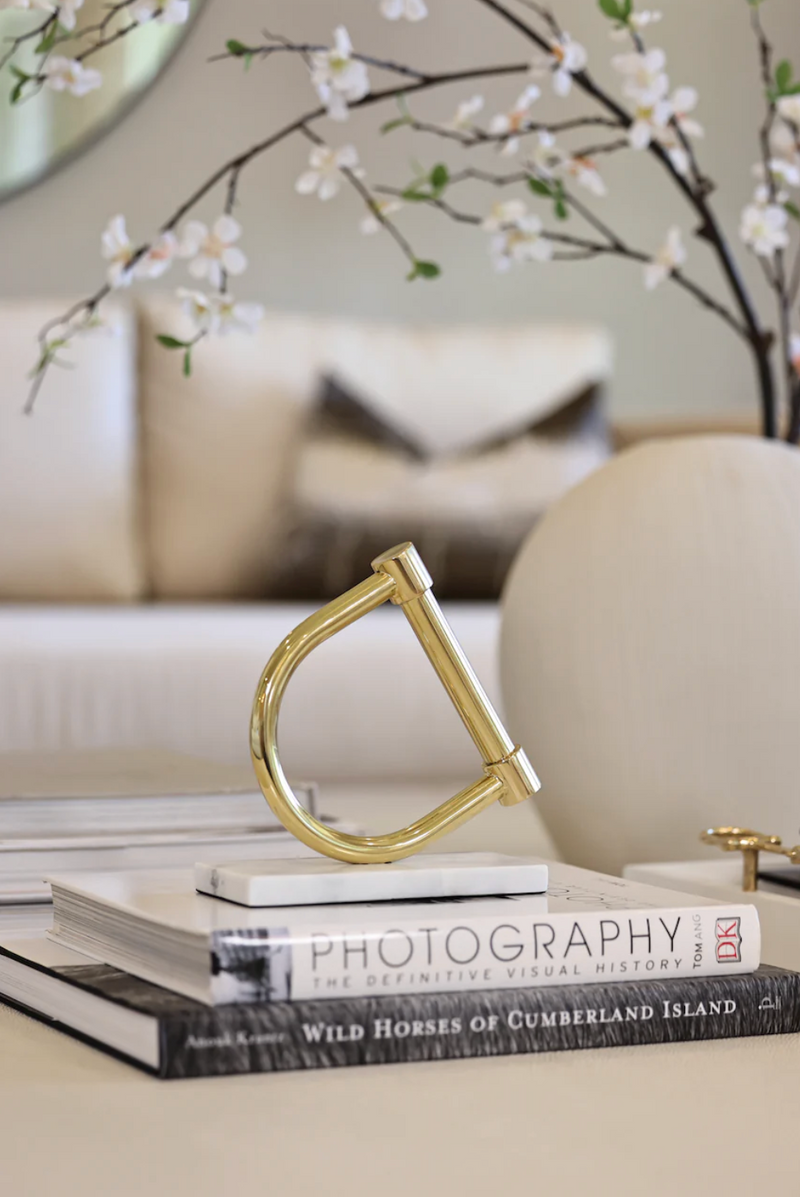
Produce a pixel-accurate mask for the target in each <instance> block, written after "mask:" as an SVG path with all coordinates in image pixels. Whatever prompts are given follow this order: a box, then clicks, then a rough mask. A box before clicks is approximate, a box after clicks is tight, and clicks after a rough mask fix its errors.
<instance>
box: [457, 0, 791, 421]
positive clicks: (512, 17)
mask: <svg viewBox="0 0 800 1197" xmlns="http://www.w3.org/2000/svg"><path fill="white" fill-rule="evenodd" d="M478 3H479V4H482V5H483V6H484V7H485V8H488V9H490V10H491V11H492V12H494V13H496V14H497V16H499V17H500V18H501V19H502V20H504V21H505V22H506V23H507V24H509V25H510V26H511V27H512V28H514V29H516V30H517V32H518V33H520V34H521V35H522V36H523V37H524V38H526V39H527V40H528V41H530V42H532V43H533V44H534V45H536V46H538V47H539V49H540V50H544V51H545V52H546V53H549V52H550V45H549V44H548V41H547V39H546V38H545V37H543V36H542V35H541V34H540V33H538V32H537V31H536V30H535V29H533V28H532V27H531V26H530V25H529V24H528V23H527V22H526V21H523V20H522V19H521V18H520V17H518V16H516V14H515V13H512V12H511V11H509V9H508V8H506V6H505V4H503V3H501V2H500V0H478ZM573 81H574V83H575V86H576V87H577V88H579V90H581V91H582V92H583V93H584V94H585V95H589V96H591V97H592V98H593V99H594V100H596V101H597V103H598V104H600V105H601V107H602V108H604V109H605V110H606V112H609V113H610V114H611V115H612V116H614V117H615V118H616V119H617V120H618V121H619V122H620V124H621V125H623V126H624V127H625V128H626V129H627V128H629V127H630V125H631V124H632V118H631V116H630V114H629V113H627V112H626V111H625V109H624V108H623V107H622V106H621V105H620V104H618V103H617V101H616V100H614V99H613V98H612V97H611V96H610V95H608V93H607V92H605V91H604V90H603V89H602V88H601V87H599V86H598V84H597V83H595V81H594V79H593V78H592V77H591V75H590V74H589V72H588V71H579V72H577V73H576V74H574V75H573ZM649 153H650V154H651V155H652V156H653V157H654V158H656V159H657V161H658V162H659V163H660V164H661V166H662V167H663V168H664V169H665V170H666V171H667V173H668V174H669V175H670V176H671V177H672V179H673V181H674V183H675V185H676V186H677V187H678V189H679V190H680V191H681V193H682V194H683V195H684V196H685V197H686V199H687V200H688V201H689V203H690V204H691V205H692V207H693V208H694V209H695V211H696V212H697V214H698V216H699V217H700V227H699V231H698V234H697V235H698V236H701V237H703V238H704V239H705V240H706V241H707V242H708V243H709V244H710V245H711V247H712V248H713V249H714V251H715V253H716V255H717V258H718V259H719V263H720V266H721V268H722V272H723V275H724V276H725V279H726V281H727V283H728V285H729V287H730V289H731V291H732V293H733V296H734V299H735V300H736V305H737V307H738V308H739V311H740V312H741V314H742V318H743V321H744V324H745V326H746V328H747V336H748V340H749V342H750V346H751V350H752V353H753V357H754V360H755V364H756V372H757V375H758V380H759V390H760V396H761V414H762V424H763V430H764V435H765V436H767V437H774V436H776V434H777V413H776V394H775V380H774V377H773V373H772V364H771V361H770V345H771V341H772V338H771V336H770V335H769V334H768V333H767V332H765V330H764V329H763V328H762V326H761V321H760V320H759V317H758V313H757V311H756V308H755V306H754V304H753V302H752V300H751V298H750V295H749V294H748V291H747V289H746V287H745V284H744V280H743V279H742V276H741V273H740V271H739V267H738V265H737V263H736V260H735V258H734V256H733V254H732V252H731V249H730V247H729V245H728V243H727V240H726V238H725V235H724V233H723V232H722V229H721V227H720V225H719V223H718V221H717V218H716V216H715V214H714V211H713V209H712V208H711V205H710V203H709V200H708V196H707V195H706V194H705V190H704V189H703V188H702V187H694V186H693V185H692V183H691V182H690V181H689V180H687V179H685V178H684V177H683V176H682V175H681V174H680V173H679V172H678V171H677V170H676V169H675V167H674V165H673V164H672V162H671V160H670V157H669V154H668V153H667V151H666V150H665V149H664V148H663V146H661V145H659V144H658V143H657V142H652V143H651V144H650V147H649Z"/></svg>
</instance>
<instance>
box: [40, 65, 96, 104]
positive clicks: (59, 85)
mask: <svg viewBox="0 0 800 1197" xmlns="http://www.w3.org/2000/svg"><path fill="white" fill-rule="evenodd" d="M43 70H44V75H45V84H46V86H47V87H50V88H52V89H53V91H67V92H69V93H70V95H73V96H85V95H87V94H88V93H89V92H90V91H95V90H96V89H97V88H98V87H101V86H102V83H103V76H102V75H101V74H100V72H99V71H96V70H94V69H93V68H92V67H85V66H83V64H82V63H80V62H78V60H77V59H76V58H62V57H61V56H60V55H54V56H53V57H52V58H48V60H47V62H46V63H45V64H44V68H43Z"/></svg>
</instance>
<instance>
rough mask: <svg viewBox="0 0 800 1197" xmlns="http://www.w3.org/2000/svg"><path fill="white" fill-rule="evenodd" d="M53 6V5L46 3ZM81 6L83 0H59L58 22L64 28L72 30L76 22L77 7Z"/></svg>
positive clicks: (50, 6)
mask: <svg viewBox="0 0 800 1197" xmlns="http://www.w3.org/2000/svg"><path fill="white" fill-rule="evenodd" d="M47 7H48V8H53V7H54V5H50V4H48V5H47ZM79 8H83V0H60V3H59V6H58V23H59V25H61V26H62V27H63V28H64V29H67V30H69V31H72V30H73V29H74V28H75V26H76V25H77V23H78V9H79Z"/></svg>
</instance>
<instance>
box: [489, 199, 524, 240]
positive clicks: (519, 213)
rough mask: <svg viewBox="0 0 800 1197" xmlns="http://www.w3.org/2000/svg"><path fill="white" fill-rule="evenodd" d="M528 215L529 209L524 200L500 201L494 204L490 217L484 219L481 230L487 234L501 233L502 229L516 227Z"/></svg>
mask: <svg viewBox="0 0 800 1197" xmlns="http://www.w3.org/2000/svg"><path fill="white" fill-rule="evenodd" d="M527 214H528V207H527V204H526V203H525V201H524V200H521V199H511V200H498V201H497V203H496V204H492V207H491V211H490V212H489V215H488V216H487V217H486V218H485V219H484V221H483V223H482V224H481V228H482V229H484V230H485V231H486V232H487V233H499V232H500V230H501V229H505V228H508V227H509V226H511V225H516V224H518V223H519V221H520V220H524V218H525V217H526V216H527Z"/></svg>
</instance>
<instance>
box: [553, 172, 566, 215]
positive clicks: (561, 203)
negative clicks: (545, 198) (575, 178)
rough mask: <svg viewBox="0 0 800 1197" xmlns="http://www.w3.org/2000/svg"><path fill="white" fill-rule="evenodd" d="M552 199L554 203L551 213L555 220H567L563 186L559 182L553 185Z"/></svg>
mask: <svg viewBox="0 0 800 1197" xmlns="http://www.w3.org/2000/svg"><path fill="white" fill-rule="evenodd" d="M553 199H554V201H555V203H554V205H553V211H554V212H555V215H556V220H569V208H568V207H567V201H566V197H565V195H564V185H563V183H561V182H560V181H557V182H556V183H555V184H554V195H553Z"/></svg>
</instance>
